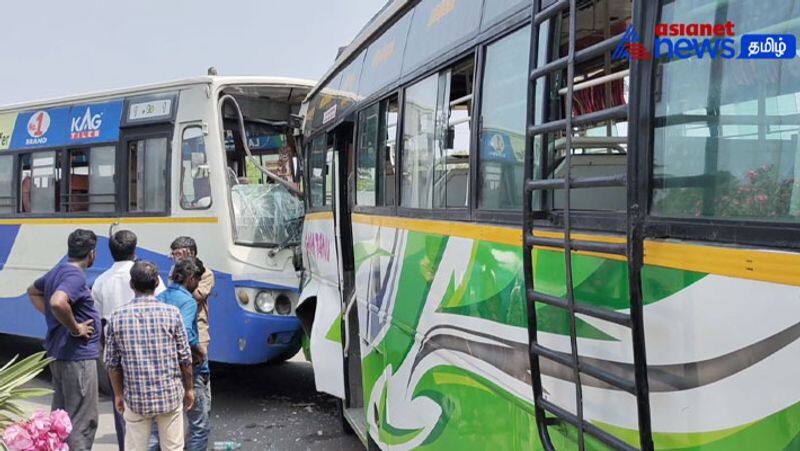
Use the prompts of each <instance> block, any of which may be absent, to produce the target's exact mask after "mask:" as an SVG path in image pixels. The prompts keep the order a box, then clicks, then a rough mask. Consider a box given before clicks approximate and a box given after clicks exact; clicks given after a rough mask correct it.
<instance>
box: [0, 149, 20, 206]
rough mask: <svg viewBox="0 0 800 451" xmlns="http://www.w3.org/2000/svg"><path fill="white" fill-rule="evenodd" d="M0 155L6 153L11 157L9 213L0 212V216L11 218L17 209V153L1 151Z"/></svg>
mask: <svg viewBox="0 0 800 451" xmlns="http://www.w3.org/2000/svg"><path fill="white" fill-rule="evenodd" d="M2 155H7V156H9V157H11V196H10V197H11V213H0V218H13V217H15V216H17V214H18V212H17V210H18V209H19V196H18V193H19V183H20V182H19V181H18V180H17V179H18V178H19V169H20V168H19V158H17V155H16V154H14V153H11V152H8V153H5V152H4V153H3V154H2ZM3 198H5V196H3V197H0V199H3Z"/></svg>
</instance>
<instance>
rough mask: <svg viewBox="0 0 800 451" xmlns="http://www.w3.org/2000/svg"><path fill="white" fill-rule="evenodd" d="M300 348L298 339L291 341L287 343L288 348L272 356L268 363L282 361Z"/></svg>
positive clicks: (295, 353) (293, 354)
mask: <svg viewBox="0 0 800 451" xmlns="http://www.w3.org/2000/svg"><path fill="white" fill-rule="evenodd" d="M300 348H301V345H300V340H296V342H292V343H291V344H290V345H289V349H287V350H286V351H283V352H282V353H280V354H278V355H277V356H275V357H273V358H272V359H271V360H270V361H269V363H283V362H285V361H287V360H289V359H291V358H292V357H294V356H295V355H297V353H298V352H300Z"/></svg>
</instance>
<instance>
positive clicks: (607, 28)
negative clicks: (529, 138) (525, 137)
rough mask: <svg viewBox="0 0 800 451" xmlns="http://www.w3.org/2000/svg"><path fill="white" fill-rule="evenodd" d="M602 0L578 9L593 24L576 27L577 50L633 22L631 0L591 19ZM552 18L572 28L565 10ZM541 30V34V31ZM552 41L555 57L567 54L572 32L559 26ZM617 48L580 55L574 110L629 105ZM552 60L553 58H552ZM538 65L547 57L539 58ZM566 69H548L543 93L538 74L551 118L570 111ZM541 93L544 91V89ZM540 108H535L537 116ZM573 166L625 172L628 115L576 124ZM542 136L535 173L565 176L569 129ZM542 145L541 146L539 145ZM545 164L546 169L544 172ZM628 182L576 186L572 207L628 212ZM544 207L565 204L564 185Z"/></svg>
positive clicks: (583, 172)
mask: <svg viewBox="0 0 800 451" xmlns="http://www.w3.org/2000/svg"><path fill="white" fill-rule="evenodd" d="M603 7H605V6H604V3H602V2H599V3H593V4H591V6H589V7H587V8H584V9H581V10H580V11H579V12H578V17H577V20H578V22H579V23H586V24H591V25H590V26H586V27H579V28H580V29H579V30H576V31H577V32H576V36H575V50H576V51H581V50H584V49H586V48H588V47H590V46H591V45H593V44H594V43H597V42H600V41H602V40H603V39H608V38H610V37H611V36H613V35H615V34H619V33H622V32H624V31H625V29H626V28H627V27H628V24H629V23H630V18H631V12H632V4H631V2H629V1H621V0H619V1H616V0H615V1H609V2H608V7H609V8H611V10H612V11H614V14H613V17H612V19H611V21H610V23H607V24H603V23H601V22H598V21H593V20H592V18H593V17H597V15H598V14H599V13H600V12H601V11H602V8H603ZM553 21H557V22H558V21H560V26H558V25H556V26H557V28H558V29H560V30H568V29H569V17H568V15H567V14H562V15H560V16H556V18H555V19H553ZM540 36H541V35H540ZM551 41H552V42H551V43H550V52H549V54H550V56H551V57H552V59H556V58H559V57H565V56H567V53H568V49H569V34H568V33H566V32H560V33H556V34H555V35H553V38H552V39H551ZM540 42H541V41H540ZM612 53H613V49H611V50H607V51H606V52H605V53H603V54H599V55H597V56H596V57H594V58H591V59H589V60H586V61H581V62H580V63H579V64H576V65H575V73H574V77H575V78H574V84H573V97H572V108H571V111H572V115H573V117H577V116H584V115H588V114H592V113H598V112H600V111H604V110H608V109H611V108H615V107H626V108H627V104H628V77H629V75H628V69H629V65H630V63H629V61H628V59H622V60H614V59H613V58H612ZM552 59H551V60H549V61H552ZM537 63H538V64H539V65H541V64H543V63H544V62H543V61H539V62H537ZM567 75H568V73H567V69H562V70H560V71H556V72H553V73H551V74H549V75H548V76H547V77H549V83H547V85H548V89H549V92H547V93H544V92H543V91H540V90H539V82H540V80H542V78H540V79H539V80H537V99H536V101H537V103H538V102H546V103H545V111H548V112H549V114H548V117H547V118H546V120H547V121H553V120H558V119H564V118H565V117H566V114H567V101H568V96H567V90H568V87H567V85H568V80H567ZM540 94H542V95H540ZM538 116H539V113H538V111H537V121H538V120H539V118H538ZM571 133H572V136H571V139H570V141H571V146H570V147H571V149H570V150H569V152H570V156H571V157H570V168H569V172H570V175H571V177H573V178H592V177H605V176H616V175H621V174H625V173H626V172H627V160H628V155H627V153H628V122H627V118H622V119H612V120H606V121H598V122H593V123H583V124H581V125H580V126H575V127H574V128H573V130H572V132H571ZM543 137H544V138H545V139H544V141H543V142H541V141H538V140H540V139H541V137H537V142H535V143H534V152H535V154H537V155H541V153H540V152H543V153H544V158H543V159H544V164H543V165H542V164H541V163H542V161H541V159H539V160H538V161H537V163H538V164H539V165H540V166H539V168H536V170H537V178H546V179H561V178H564V177H566V174H567V169H568V168H567V165H566V163H567V160H566V156H567V152H568V150H567V137H566V132H565V130H557V131H554V132H551V133H548V134H546V135H543ZM537 148H538V149H537ZM541 168H544V173H541V172H539V171H541ZM626 193H627V191H626V188H625V187H622V186H614V187H602V188H593V189H589V190H573V191H571V194H570V207H571V209H574V210H585V211H614V212H618V213H621V212H624V211H626V209H627V197H626ZM544 194H546V197H545V203H546V205H544V208H546V209H549V210H561V209H564V208H565V206H566V194H565V192H564V190H563V189H557V190H552V191H548V192H546V193H544Z"/></svg>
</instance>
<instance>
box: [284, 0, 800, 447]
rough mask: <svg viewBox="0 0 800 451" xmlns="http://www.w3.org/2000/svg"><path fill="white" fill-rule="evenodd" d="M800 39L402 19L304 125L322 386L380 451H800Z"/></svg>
mask: <svg viewBox="0 0 800 451" xmlns="http://www.w3.org/2000/svg"><path fill="white" fill-rule="evenodd" d="M798 34H800V1H797V0H771V1H770V2H761V3H754V2H750V1H747V0H534V1H533V2H532V4H531V2H530V1H520V0H485V1H484V0H416V1H415V0H396V1H393V2H390V3H389V4H387V5H386V6H385V7H384V8H383V9H382V10H381V11H380V12H379V13H378V14H377V15H376V16H375V17H374V18H373V19H372V20H371V21H370V22H369V23H368V24H367V25H366V27H365V28H364V29H363V30H362V31H361V32H360V33H359V35H358V36H357V37H356V38H355V39H354V41H353V42H352V43H351V44H350V45H349V46H348V47H346V48H345V49H344V50H343V51H342V52H341V54H340V55H339V56H338V58H337V60H336V62H335V64H334V66H333V67H332V68H331V69H330V71H329V72H328V73H327V74H326V75H325V76H324V77H323V78H322V80H321V82H320V84H319V85H317V86H316V87H315V88H314V90H312V91H311V93H310V94H309V96H308V97H307V99H306V101H305V104H304V107H303V110H301V111H305V126H304V135H305V136H304V143H305V144H304V147H305V149H304V154H305V156H304V159H305V163H304V177H305V179H304V184H305V189H306V202H307V205H306V206H307V213H306V220H305V225H304V232H303V233H304V235H303V245H304V247H303V257H304V261H305V268H306V273H305V277H304V282H303V289H302V292H301V295H300V300H299V306H298V307H297V315H298V317H299V318H300V319H301V322H302V323H303V325H304V327H305V328H306V329H307V331H308V332H309V334H310V352H311V358H312V360H313V365H314V371H315V377H316V383H317V388H318V389H319V390H320V391H323V392H327V393H330V394H333V395H335V396H337V397H339V398H341V399H342V411H343V414H344V418H345V419H346V420H347V422H348V424H350V425H351V426H352V427H353V429H355V430H356V431H357V432H358V433H359V435H360V436H361V438H362V441H363V442H364V443H365V444H366V445H367V446H368V447H378V448H381V449H410V448H422V449H492V450H500V449H580V450H583V449H604V448H612V449H653V448H660V449H708V450H711V449H748V448H749V449H776V450H779V449H800V139H799V136H800V64H798V63H799V62H800V61H798V56H797V47H796V41H797V37H798Z"/></svg>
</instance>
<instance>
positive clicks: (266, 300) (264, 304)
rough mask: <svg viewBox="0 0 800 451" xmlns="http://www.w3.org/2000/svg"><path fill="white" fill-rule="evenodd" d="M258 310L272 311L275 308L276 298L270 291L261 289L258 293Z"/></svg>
mask: <svg viewBox="0 0 800 451" xmlns="http://www.w3.org/2000/svg"><path fill="white" fill-rule="evenodd" d="M256 310H258V311H259V312H261V313H272V311H273V310H275V298H274V297H273V296H272V294H271V293H270V292H268V291H259V292H258V294H257V295H256Z"/></svg>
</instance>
